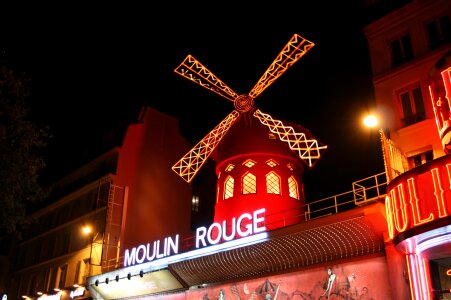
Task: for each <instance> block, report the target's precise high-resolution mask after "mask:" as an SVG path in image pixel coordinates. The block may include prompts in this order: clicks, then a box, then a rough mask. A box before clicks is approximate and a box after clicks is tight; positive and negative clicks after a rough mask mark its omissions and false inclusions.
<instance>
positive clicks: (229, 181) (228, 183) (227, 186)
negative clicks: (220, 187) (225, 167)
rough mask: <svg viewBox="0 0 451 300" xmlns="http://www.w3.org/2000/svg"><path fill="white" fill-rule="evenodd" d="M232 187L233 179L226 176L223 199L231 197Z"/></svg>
mask: <svg viewBox="0 0 451 300" xmlns="http://www.w3.org/2000/svg"><path fill="white" fill-rule="evenodd" d="M233 185H234V180H233V177H232V176H227V178H226V180H225V181H224V199H228V198H230V197H233Z"/></svg>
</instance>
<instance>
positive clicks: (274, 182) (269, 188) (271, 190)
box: [266, 172, 280, 195]
mask: <svg viewBox="0 0 451 300" xmlns="http://www.w3.org/2000/svg"><path fill="white" fill-rule="evenodd" d="M266 192H267V193H268V194H278V195H280V177H279V176H277V174H276V173H274V172H270V173H268V174H267V175H266Z"/></svg>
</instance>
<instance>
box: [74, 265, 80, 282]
mask: <svg viewBox="0 0 451 300" xmlns="http://www.w3.org/2000/svg"><path fill="white" fill-rule="evenodd" d="M80 270H81V260H79V261H78V262H77V265H76V266H75V276H74V284H78V283H79V282H80Z"/></svg>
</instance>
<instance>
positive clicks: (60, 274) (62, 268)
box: [58, 264, 67, 289]
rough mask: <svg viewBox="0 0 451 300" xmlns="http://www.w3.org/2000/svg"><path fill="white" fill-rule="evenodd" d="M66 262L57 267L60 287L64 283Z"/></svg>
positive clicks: (62, 286)
mask: <svg viewBox="0 0 451 300" xmlns="http://www.w3.org/2000/svg"><path fill="white" fill-rule="evenodd" d="M66 275H67V264H65V265H62V266H60V267H59V269H58V288H60V289H62V288H64V287H65V285H66Z"/></svg>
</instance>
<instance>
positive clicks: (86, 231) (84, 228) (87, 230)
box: [82, 225, 92, 234]
mask: <svg viewBox="0 0 451 300" xmlns="http://www.w3.org/2000/svg"><path fill="white" fill-rule="evenodd" d="M82 230H83V233H84V234H90V233H91V232H92V229H91V227H89V226H87V225H86V226H83V228H82Z"/></svg>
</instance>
